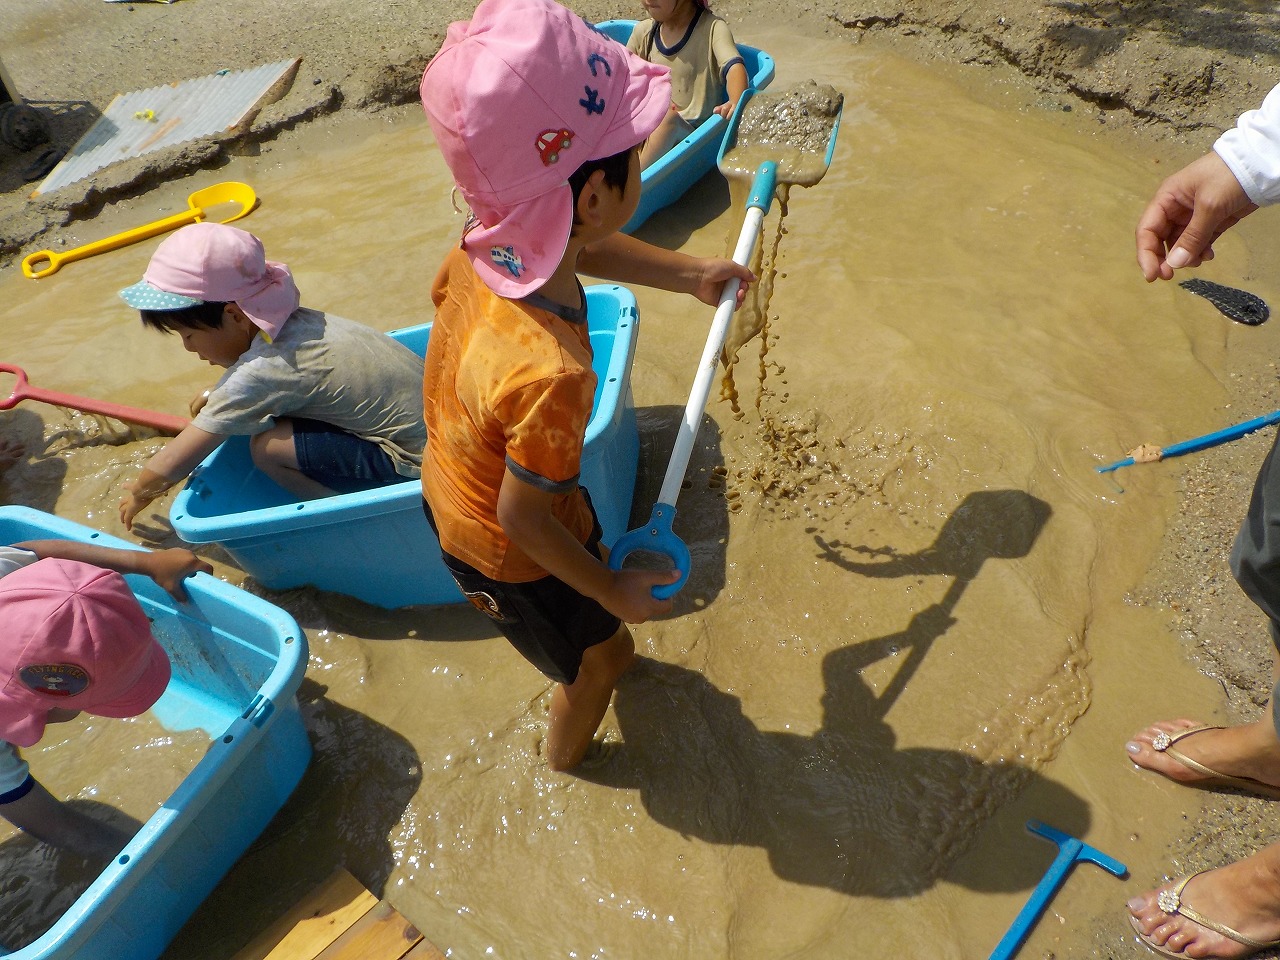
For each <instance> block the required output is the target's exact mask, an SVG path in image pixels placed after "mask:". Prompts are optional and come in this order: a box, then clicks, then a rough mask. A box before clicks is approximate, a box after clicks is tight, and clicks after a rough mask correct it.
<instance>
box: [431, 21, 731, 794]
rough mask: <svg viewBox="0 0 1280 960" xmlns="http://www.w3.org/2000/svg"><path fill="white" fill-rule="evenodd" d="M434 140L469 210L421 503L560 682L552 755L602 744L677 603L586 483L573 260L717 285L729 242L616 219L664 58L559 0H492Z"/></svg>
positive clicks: (584, 340)
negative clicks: (627, 675)
mask: <svg viewBox="0 0 1280 960" xmlns="http://www.w3.org/2000/svg"><path fill="white" fill-rule="evenodd" d="M421 92H422V103H423V107H424V108H425V109H426V112H427V116H428V117H429V119H430V120H431V126H432V129H433V131H434V132H435V137H436V142H437V143H438V144H439V146H440V149H441V152H442V153H443V154H444V157H445V160H446V162H447V163H448V164H449V168H450V170H451V171H452V173H453V176H454V180H455V182H456V184H457V187H458V189H459V191H460V192H461V194H462V195H463V197H464V198H465V199H466V200H467V202H468V204H469V206H470V208H471V213H472V216H471V218H470V219H469V220H468V223H467V226H466V227H465V228H464V233H463V237H462V243H461V245H460V247H459V248H458V249H456V250H454V251H453V252H452V253H450V254H449V256H448V257H447V258H446V259H445V262H444V264H443V266H442V267H441V268H440V272H439V274H438V276H437V277H436V281H435V286H434V288H433V290H432V299H433V301H434V303H435V306H436V315H435V325H434V326H433V328H432V333H431V339H430V341H429V343H428V346H427V357H426V365H425V373H424V380H423V406H424V415H425V419H426V424H427V452H426V454H425V455H424V457H423V472H422V486H423V492H424V509H425V510H426V513H427V517H428V520H429V521H430V522H431V523H432V526H433V527H434V528H435V530H436V532H437V534H438V535H439V538H440V546H441V551H442V553H443V555H444V561H445V564H446V565H447V566H448V568H449V570H450V572H451V573H452V574H453V576H454V578H455V579H456V580H457V581H458V584H459V586H460V587H461V588H462V591H463V592H464V593H465V594H466V595H467V597H468V598H469V599H470V600H471V601H472V603H474V604H475V605H476V606H477V607H478V608H479V609H481V610H482V611H484V612H485V613H486V614H488V615H489V616H490V617H491V618H492V619H493V620H494V622H495V623H496V624H497V626H498V628H499V629H500V630H501V631H502V633H503V634H504V635H505V636H506V637H507V638H508V639H509V640H510V641H511V643H512V644H513V645H514V646H515V647H516V649H517V650H519V652H520V653H521V654H523V655H524V656H525V657H526V659H528V660H529V661H530V662H531V663H533V664H534V665H535V666H536V667H538V668H539V669H540V670H541V671H542V672H543V673H544V674H545V675H546V676H548V677H550V678H551V679H553V680H555V681H557V683H558V686H557V687H556V690H555V692H554V694H553V696H552V703H551V721H550V729H549V731H548V734H547V755H548V761H549V763H550V764H551V766H552V767H553V768H555V769H557V770H567V769H569V768H571V767H574V766H576V765H577V764H578V763H579V762H580V761H581V760H582V758H583V756H584V755H585V754H586V752H587V749H588V747H589V746H590V744H591V741H592V737H593V736H594V734H595V731H596V729H597V727H598V726H599V725H600V721H601V720H602V719H603V717H604V713H605V710H606V709H607V708H608V705H609V698H610V696H611V694H612V692H613V688H614V685H615V684H616V682H617V680H618V677H619V676H621V674H622V673H623V671H624V670H626V668H627V667H628V666H629V665H630V664H631V661H632V659H633V657H634V645H633V643H632V640H631V634H630V632H629V631H628V630H627V628H626V626H625V625H624V621H626V622H629V623H641V622H643V621H645V620H648V619H650V618H651V617H654V616H658V615H660V614H663V613H666V612H667V611H669V610H670V609H671V602H670V601H669V600H656V599H654V597H653V595H652V589H653V587H654V586H656V585H659V584H666V583H673V582H674V581H675V580H676V578H677V576H678V574H677V573H675V572H674V571H639V570H634V571H626V570H624V571H617V572H615V571H611V570H610V569H609V568H608V567H607V566H606V564H605V562H604V560H605V557H606V556H607V553H606V551H605V549H604V548H603V547H602V546H601V545H600V536H601V533H600V526H599V523H598V522H597V520H596V517H595V512H594V511H593V510H592V508H591V501H590V499H589V497H588V496H587V493H586V491H585V490H583V489H582V488H581V487H580V486H579V485H578V472H579V468H580V461H581V456H582V446H583V439H584V434H585V430H586V424H587V421H588V419H589V418H590V416H591V407H592V399H593V396H594V393H595V383H596V378H595V374H594V373H593V372H592V370H591V345H590V341H589V339H588V336H587V324H586V298H585V295H584V293H583V290H582V285H581V283H579V281H578V277H577V271H578V270H579V269H581V270H582V271H583V272H584V273H589V274H592V275H593V276H598V277H604V278H608V279H611V280H615V281H618V282H640V283H647V284H651V285H654V286H658V287H662V288H664V289H668V290H675V291H683V292H686V293H690V294H692V295H694V296H696V297H697V298H698V299H699V300H701V301H702V302H704V303H707V304H715V303H716V302H717V301H718V298H719V295H720V291H721V290H722V288H723V286H724V283H725V281H726V280H728V279H729V278H730V277H739V278H740V279H742V280H743V281H744V282H750V281H751V280H754V279H755V278H754V277H753V276H752V275H751V273H750V271H748V270H746V269H745V268H743V267H739V266H738V265H737V264H735V263H733V262H732V261H730V260H724V259H712V258H694V257H688V256H685V255H683V254H678V253H673V252H671V251H666V250H661V249H659V248H657V247H653V246H651V245H649V244H646V243H643V242H642V241H639V240H636V239H635V238H633V237H628V236H624V235H622V234H619V233H618V230H619V229H620V228H621V227H622V226H623V224H625V223H626V222H627V220H628V219H629V218H630V216H631V214H632V213H633V212H634V211H635V208H636V204H637V203H638V201H639V194H640V163H639V156H638V153H639V149H638V148H639V145H640V143H641V142H642V141H643V140H644V139H645V138H646V137H647V136H649V134H650V133H652V131H653V130H654V128H655V127H656V126H657V125H658V122H659V121H660V120H661V119H662V117H663V115H664V114H665V113H666V112H667V109H668V106H669V104H670V99H671V95H670V85H669V83H668V81H667V71H666V70H665V69H664V68H662V67H658V66H654V65H653V64H649V63H646V62H645V61H643V60H642V59H640V58H639V57H637V56H635V55H634V54H631V53H629V52H628V51H627V50H626V48H625V47H623V46H622V45H621V44H619V43H616V42H615V41H613V40H611V39H609V38H608V37H606V36H605V35H604V34H603V33H601V32H600V31H598V30H596V29H595V28H594V27H592V26H591V25H590V24H588V23H586V22H585V21H584V20H583V19H582V18H581V17H579V16H577V15H576V14H574V13H572V12H571V11H569V10H566V9H565V8H564V7H561V6H559V5H558V4H556V3H553V2H551V0H484V2H482V3H481V4H480V5H479V6H478V7H477V8H476V11H475V14H474V16H473V18H472V19H471V20H470V21H468V22H463V23H455V24H453V25H451V26H450V28H449V33H448V36H447V38H446V40H445V43H444V45H443V46H442V47H441V48H440V52H439V53H437V54H436V56H435V58H434V59H433V60H432V61H431V63H430V64H429V65H428V66H427V69H426V72H425V73H424V75H423V78H422V91H421Z"/></svg>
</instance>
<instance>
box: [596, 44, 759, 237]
mask: <svg viewBox="0 0 1280 960" xmlns="http://www.w3.org/2000/svg"><path fill="white" fill-rule="evenodd" d="M635 25H636V21H635V20H605V21H603V22H602V23H598V24H596V26H597V27H599V28H600V29H601V30H603V31H604V32H605V33H607V34H608V35H609V36H610V37H612V38H613V39H614V40H617V41H618V42H619V43H622V44H625V43H626V42H627V40H628V38H630V36H631V28H632V27H634V26H635ZM738 52H739V53H740V54H742V63H743V66H745V67H746V68H747V80H748V83H747V86H749V87H755V88H756V89H757V90H763V89H764V88H765V87H767V86H768V85H769V84H770V83H771V82H772V81H773V74H774V65H773V57H771V56H769V54H767V53H765V52H764V51H763V50H757V49H756V48H755V47H748V46H746V45H744V44H741V43H740V44H738ZM726 124H727V121H726V120H725V119H724V117H722V116H720V115H719V114H712V115H711V116H709V117H707V119H706V120H704V121H702V123H700V124H699V125H698V128H697V129H696V130H694V131H693V132H692V133H691V134H689V135H688V136H687V137H685V138H684V139H683V140H681V141H680V142H679V143H677V144H676V145H675V146H674V147H672V148H671V149H670V150H669V151H668V152H667V153H666V154H665V155H664V156H662V157H660V158H659V159H658V160H656V161H654V162H653V163H652V164H651V165H650V166H648V167H647V168H645V170H644V172H643V173H642V174H641V175H640V205H639V206H638V207H636V212H635V213H634V214H633V215H632V217H631V219H630V220H628V221H627V225H626V226H625V227H623V228H622V232H623V233H633V232H634V231H636V230H638V229H639V228H640V225H641V224H642V223H644V222H645V221H646V220H648V219H649V217H651V216H652V215H653V214H654V212H655V211H658V210H661V209H662V208H663V207H666V206H670V205H671V204H673V203H675V202H676V201H677V200H679V199H680V198H681V197H682V196H684V192H685V191H686V190H688V189H689V188H690V187H691V186H693V185H694V184H695V183H697V182H698V181H699V180H701V179H702V177H703V176H704V175H705V174H706V173H707V171H709V170H710V169H711V168H712V167H714V166H715V165H716V151H718V150H719V149H720V141H721V140H723V139H724V135H725V131H726V130H727V126H726Z"/></svg>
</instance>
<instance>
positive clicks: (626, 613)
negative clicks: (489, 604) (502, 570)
mask: <svg viewBox="0 0 1280 960" xmlns="http://www.w3.org/2000/svg"><path fill="white" fill-rule="evenodd" d="M552 497H553V495H552V494H550V493H547V492H546V491H544V490H539V489H538V488H537V487H535V486H533V485H532V484H528V483H525V482H524V481H523V480H520V479H519V478H518V477H516V476H515V475H514V474H513V473H512V472H511V471H510V470H508V471H507V472H506V474H505V476H503V478H502V489H501V490H499V492H498V522H499V523H500V524H502V529H503V530H504V531H505V532H506V534H507V536H508V537H510V538H511V542H512V543H514V544H515V545H516V546H517V547H519V548H520V549H521V550H523V551H524V552H525V553H526V554H527V555H528V556H529V558H530V559H531V560H533V561H534V562H535V563H536V564H538V566H540V567H542V569H543V570H546V571H547V572H548V573H549V574H551V575H552V576H554V577H558V578H559V579H561V580H563V581H564V582H565V583H567V584H568V585H569V586H571V587H573V589H574V590H577V591H578V593H580V594H582V595H583V596H584V597H590V598H591V599H593V600H595V601H596V602H597V603H599V604H600V606H602V607H604V608H605V609H606V610H608V611H609V612H610V613H612V614H613V615H614V616H615V617H618V618H619V619H621V620H623V621H624V622H626V623H644V622H645V621H646V620H650V619H652V618H653V617H656V616H659V615H660V614H664V613H669V612H670V611H671V604H672V601H671V600H655V599H654V597H653V593H652V590H653V588H654V587H656V586H659V585H662V584H668V583H675V581H676V580H677V579H678V577H679V575H680V574H679V571H677V570H619V571H614V570H610V569H609V568H608V567H607V566H605V564H604V563H602V562H601V561H599V560H597V559H596V558H595V557H593V556H592V555H591V554H590V553H589V552H587V550H586V549H585V548H584V547H583V546H582V544H580V543H579V542H578V541H577V540H576V539H574V537H573V536H572V535H571V534H570V533H569V531H568V530H567V529H565V526H564V524H562V523H561V522H560V521H559V520H557V519H556V518H555V517H554V516H552V514H551V502H552Z"/></svg>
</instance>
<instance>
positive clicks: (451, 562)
mask: <svg viewBox="0 0 1280 960" xmlns="http://www.w3.org/2000/svg"><path fill="white" fill-rule="evenodd" d="M583 492H584V493H585V490H584V491H583ZM587 505H588V506H590V505H591V500H590V498H588V499H587ZM422 512H423V513H425V514H426V515H427V522H428V523H429V524H431V529H432V530H435V529H436V521H435V518H434V517H433V516H432V515H431V508H430V507H429V506H428V505H427V501H426V498H423V501H422ZM591 519H592V530H591V536H590V537H588V538H587V542H586V544H585V546H586V548H587V550H588V551H590V553H591V555H592V556H594V557H595V558H596V559H600V537H601V536H602V535H603V532H602V531H601V529H600V521H599V519H598V518H597V517H596V512H595V509H594V508H592V509H591ZM440 555H441V556H442V557H443V558H444V565H445V567H447V568H448V570H449V573H451V574H452V575H453V579H454V580H456V581H457V582H458V587H459V588H460V589H461V590H462V592H463V594H464V595H465V596H466V598H467V599H468V600H470V601H471V604H472V605H473V606H474V607H475V608H476V609H477V610H479V611H480V612H481V613H483V614H485V615H486V616H487V617H488V618H489V619H490V620H492V621H493V622H494V624H495V625H496V626H497V628H498V629H499V630H501V631H502V635H503V636H504V637H506V638H507V639H508V640H509V641H511V645H512V646H513V647H515V648H516V650H518V651H519V652H520V655H521V656H522V657H524V658H525V659H526V660H528V661H529V662H530V663H531V664H533V665H534V666H535V667H537V668H538V669H539V670H541V671H542V673H543V675H545V676H547V677H549V678H550V679H552V680H554V681H556V682H557V683H566V684H568V683H573V681H574V680H576V679H577V678H578V668H579V667H580V666H582V654H583V653H584V652H585V651H586V650H587V648H588V647H594V646H595V645H596V644H597V643H604V641H606V640H608V639H609V638H610V637H612V636H613V635H614V634H615V633H617V632H618V628H619V627H621V626H622V621H621V620H619V619H618V618H617V617H615V616H614V615H613V614H611V613H610V612H609V611H608V610H606V609H605V608H604V607H602V606H600V604H598V603H596V601H594V600H592V599H591V598H590V597H584V596H583V595H582V594H580V593H578V591H577V590H575V589H573V587H571V586H569V585H568V584H567V583H565V582H564V581H563V580H559V579H557V578H556V577H553V576H550V575H548V576H545V577H542V578H541V579H539V580H531V581H529V582H528V583H503V582H501V581H498V580H492V579H490V578H489V577H487V576H485V575H484V574H483V573H481V572H480V571H479V570H477V569H476V568H475V567H473V566H471V565H470V564H467V563H464V562H463V561H461V560H459V559H458V558H457V557H455V556H453V555H451V554H448V553H445V551H444V550H441V551H440Z"/></svg>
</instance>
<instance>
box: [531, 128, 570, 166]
mask: <svg viewBox="0 0 1280 960" xmlns="http://www.w3.org/2000/svg"><path fill="white" fill-rule="evenodd" d="M572 145H573V131H572V130H543V131H542V132H541V133H540V134H538V155H539V156H540V157H542V165H543V166H544V167H549V166H551V165H552V164H553V163H555V162H556V161H557V160H559V159H560V151H561V150H568V149H569V147H571V146H572Z"/></svg>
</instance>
